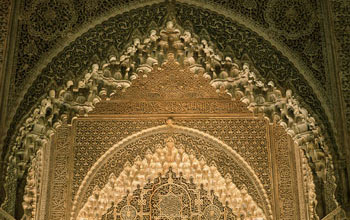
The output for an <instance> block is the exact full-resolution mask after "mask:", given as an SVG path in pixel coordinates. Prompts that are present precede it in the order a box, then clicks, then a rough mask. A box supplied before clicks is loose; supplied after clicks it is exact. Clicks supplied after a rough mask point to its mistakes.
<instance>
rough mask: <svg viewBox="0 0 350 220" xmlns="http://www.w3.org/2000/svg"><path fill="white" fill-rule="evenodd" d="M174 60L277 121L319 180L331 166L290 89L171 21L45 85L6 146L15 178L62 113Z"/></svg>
mask: <svg viewBox="0 0 350 220" xmlns="http://www.w3.org/2000/svg"><path fill="white" fill-rule="evenodd" d="M173 58H174V59H173ZM174 62H178V63H179V64H176V65H184V66H185V68H189V70H190V71H191V74H193V75H195V76H196V77H202V76H204V78H207V79H208V80H210V84H211V85H212V86H213V87H215V88H216V89H217V90H218V91H219V92H220V91H221V92H226V93H228V94H229V95H230V96H231V97H232V99H235V100H240V101H241V102H243V103H245V104H246V105H247V108H248V109H249V110H250V111H252V112H253V113H255V114H263V115H265V116H266V117H268V118H269V119H270V121H271V122H273V121H275V122H277V123H279V124H281V125H282V126H283V127H284V129H285V130H286V131H287V133H288V134H289V135H291V136H292V138H293V139H294V141H295V142H296V143H297V145H298V146H299V147H300V148H301V149H303V150H304V151H305V154H306V156H307V158H309V161H310V166H311V167H312V168H313V169H314V171H315V172H316V173H317V176H318V177H319V178H321V179H323V180H325V176H326V172H327V170H326V169H325V168H326V167H332V166H327V163H332V158H331V156H330V154H329V151H328V146H327V144H326V142H325V138H324V136H323V135H322V131H321V129H320V127H319V126H318V125H317V123H316V121H315V119H314V118H313V117H312V116H310V114H309V113H308V111H307V110H306V109H304V108H302V107H301V106H300V104H299V102H298V101H297V100H296V99H295V98H294V97H293V95H292V92H291V90H287V91H286V93H285V94H283V93H282V91H280V90H278V89H277V88H276V87H275V84H274V83H273V82H268V83H267V84H265V83H263V82H262V81H260V80H259V79H258V78H257V77H256V74H255V73H254V72H253V71H252V70H251V69H250V68H249V65H248V64H247V63H244V64H243V65H241V64H240V63H236V62H235V61H233V59H232V57H230V56H225V57H224V56H222V55H221V54H220V53H217V51H216V50H214V49H213V47H212V46H211V45H210V44H209V43H208V42H207V41H206V40H199V39H198V38H197V37H195V36H193V35H192V34H191V33H190V32H188V31H184V32H183V31H181V30H180V29H179V28H177V27H176V26H175V24H174V23H173V22H172V21H169V22H168V23H167V25H166V27H165V28H164V29H162V30H161V31H160V32H157V31H155V30H152V31H151V32H150V35H149V36H148V37H147V38H145V39H144V40H143V41H141V39H139V38H135V39H134V40H133V44H132V45H131V46H129V47H128V48H127V50H126V52H125V53H123V55H121V56H120V57H117V55H111V56H110V59H109V62H108V63H106V64H104V65H102V66H100V65H99V64H94V65H92V69H90V70H88V71H87V73H86V74H85V76H84V78H83V79H72V80H69V81H67V83H66V86H65V87H64V88H62V89H61V90H59V91H55V90H51V91H50V92H49V94H48V95H47V96H46V97H44V98H43V99H42V100H41V103H40V104H38V105H37V106H36V107H35V108H34V110H33V112H32V113H31V114H30V115H29V116H28V117H27V118H26V119H25V120H24V123H23V124H22V126H21V127H20V128H19V130H18V135H17V137H16V142H15V144H14V145H13V146H12V155H11V156H10V157H9V162H10V163H12V164H14V166H16V167H17V177H18V178H21V177H22V174H23V172H24V170H25V169H27V168H28V166H29V164H30V161H31V158H32V157H33V156H34V155H35V152H36V151H37V150H38V149H39V148H41V145H42V144H43V142H45V141H46V140H47V139H48V136H49V135H50V134H51V133H52V132H55V129H54V127H56V126H57V125H59V124H61V116H62V115H63V114H65V115H68V121H70V119H71V118H72V117H74V116H76V115H86V114H88V113H89V112H91V111H92V110H93V109H94V107H95V106H96V104H97V103H98V102H100V101H101V100H104V99H109V98H110V97H111V96H113V95H114V94H117V93H119V92H120V90H125V89H126V88H128V87H130V85H132V84H133V83H134V82H135V84H136V80H139V79H138V78H146V77H151V75H152V74H154V71H158V70H157V69H158V68H164V69H166V68H167V66H169V65H170V64H171V63H174ZM164 63H165V64H164ZM166 63H168V64H166ZM163 64H164V65H163ZM171 65H173V64H171ZM171 65H170V66H171ZM188 74H190V73H188ZM193 75H192V76H193ZM192 76H190V75H189V76H188V77H189V78H190V77H192ZM162 77H163V76H162ZM133 80H135V81H133ZM180 82H181V81H180ZM180 86H181V85H180ZM131 88H132V87H131ZM177 91H180V90H177ZM199 91H200V90H199ZM174 94H175V95H176V94H177V93H176V91H175V93H174ZM115 98H118V96H115ZM130 98H132V97H130ZM97 106H98V105H97ZM33 143H34V144H33ZM8 175H12V174H9V173H7V176H8ZM332 178H333V179H334V177H332Z"/></svg>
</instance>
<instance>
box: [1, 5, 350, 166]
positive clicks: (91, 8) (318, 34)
mask: <svg viewBox="0 0 350 220" xmlns="http://www.w3.org/2000/svg"><path fill="white" fill-rule="evenodd" d="M198 2H199V1H193V2H191V3H193V4H196V3H197V4H199V3H198ZM99 3H100V2H99V1H68V0H62V1H55V2H51V3H50V2H49V1H48V0H44V1H22V2H21V3H20V6H19V8H20V11H19V15H18V17H16V18H15V19H18V21H19V24H18V27H17V28H18V30H17V32H16V35H17V36H15V37H16V38H15V39H16V42H17V43H16V46H15V48H12V49H13V50H14V51H15V56H14V57H11V59H13V61H14V65H13V66H12V71H11V70H10V71H9V72H13V74H10V75H11V85H12V86H11V87H10V91H9V93H8V94H7V97H8V102H9V104H8V105H7V112H8V114H7V119H8V120H6V121H11V120H10V119H11V116H12V114H13V113H14V112H15V111H14V110H15V109H16V106H17V105H18V103H19V101H20V100H21V97H22V96H23V95H24V93H25V92H26V89H27V88H29V87H30V83H28V82H32V81H34V80H35V78H36V77H37V76H38V75H40V74H41V76H39V77H38V79H37V80H35V81H34V84H33V85H32V86H31V89H29V90H28V91H29V92H28V93H27V95H26V96H25V97H24V101H22V104H21V105H19V106H20V107H19V109H18V110H17V114H16V115H15V117H14V122H13V123H12V126H11V127H10V130H9V134H10V135H11V134H13V133H14V129H15V125H16V124H18V122H19V121H20V120H21V118H22V116H23V115H25V114H26V113H27V112H28V109H30V108H31V106H33V104H34V102H35V101H36V100H38V99H39V98H40V96H42V95H43V94H44V93H45V89H44V88H46V89H49V88H54V87H57V86H61V85H62V83H63V82H64V81H66V79H67V78H69V77H71V76H76V75H79V74H81V73H80V71H81V70H82V69H83V68H84V67H85V66H86V65H88V64H90V63H91V62H92V61H91V60H84V58H85V59H88V57H95V58H96V57H98V56H99V55H101V54H102V52H101V51H98V49H94V48H90V51H89V48H85V47H81V46H79V44H80V45H81V43H92V44H94V42H91V40H90V41H85V42H84V40H83V39H84V37H82V38H79V39H78V41H77V42H76V43H75V44H74V43H73V44H71V45H70V46H68V47H66V49H65V50H64V51H63V52H61V53H59V54H60V55H59V56H62V57H64V56H65V57H66V58H64V59H63V60H65V61H63V60H59V59H58V58H55V59H54V60H53V62H52V63H50V64H49V65H48V67H47V68H45V69H44V70H43V72H41V69H42V68H44V67H45V65H46V64H47V63H49V61H50V60H49V59H47V58H46V57H47V56H48V55H51V56H50V58H53V57H54V56H56V55H57V54H58V52H59V51H60V49H59V48H62V47H63V46H67V45H68V43H67V42H66V43H64V41H66V39H70V40H69V41H71V40H73V39H75V37H76V36H79V35H80V33H82V31H81V30H83V29H85V30H86V29H88V28H89V27H92V26H93V25H91V24H97V23H100V22H101V21H102V20H104V19H105V18H106V17H110V16H111V15H113V14H115V11H117V9H118V10H119V11H120V12H122V11H127V10H128V9H131V8H137V7H139V6H141V5H142V4H146V3H139V2H137V4H136V1H135V2H129V3H126V2H125V3H124V2H121V1H118V2H117V3H116V2H112V1H111V2H108V1H104V3H105V4H99ZM147 4H151V3H147ZM2 5H3V6H4V9H5V10H4V11H5V12H6V11H7V10H9V8H10V4H9V2H6V1H4V4H2ZM205 5H206V6H205V7H208V8H210V9H212V10H214V9H216V11H221V12H222V13H223V14H225V13H226V15H227V14H228V12H234V17H236V18H237V20H239V21H243V20H245V21H244V22H242V23H244V24H245V25H246V26H248V27H252V28H256V29H257V30H261V29H264V28H266V29H267V30H268V31H266V32H265V33H264V32H262V33H259V34H264V35H263V36H264V37H265V38H266V39H270V40H271V42H276V44H275V45H277V46H281V47H279V48H283V53H285V54H292V56H294V55H295V54H297V56H296V57H297V58H296V60H295V62H294V65H297V66H298V67H300V68H299V69H302V70H305V71H303V72H302V74H304V78H305V79H307V80H308V83H307V82H306V81H305V80H304V79H303V78H301V80H299V79H300V78H296V80H295V81H294V82H292V83H290V82H287V83H286V82H285V78H289V77H290V75H289V74H290V73H295V74H298V71H296V70H295V69H293V67H290V64H286V65H285V66H288V68H287V69H285V70H281V71H279V72H277V73H276V72H275V70H274V69H269V68H266V65H271V63H261V65H257V68H258V70H259V73H260V74H261V75H262V76H264V78H266V79H277V82H280V85H279V86H281V87H284V88H293V89H294V91H296V93H297V94H299V95H300V96H301V98H302V99H304V101H305V103H306V107H309V109H312V110H313V112H315V114H316V116H318V117H319V120H321V121H325V123H326V125H327V123H328V126H327V128H330V127H331V126H329V124H330V123H332V121H333V119H332V117H333V114H332V108H331V107H330V106H332V103H333V102H335V101H334V98H332V97H331V90H332V88H330V85H331V84H330V83H329V82H330V79H329V78H330V77H329V76H328V73H327V71H325V66H327V65H328V64H327V61H325V58H324V50H325V46H324V44H325V41H324V39H323V38H324V35H323V33H322V31H323V30H322V29H323V21H322V19H324V18H323V17H322V16H320V14H321V12H322V9H321V6H320V5H319V3H318V2H317V1H311V0H310V1H308V0H303V1H300V0H293V1H288V2H287V3H283V4H280V3H279V2H278V1H274V0H271V1H244V0H242V1H234V2H233V1H227V2H225V1H224V2H215V1H210V2H206V4H205ZM218 5H221V6H220V7H217V6H218ZM332 7H333V8H332V10H333V12H334V14H335V16H336V22H337V23H336V24H337V25H336V26H335V29H336V30H335V33H336V35H337V41H338V42H342V43H340V47H339V48H341V49H339V50H338V53H339V54H340V55H339V57H340V60H341V62H340V63H341V69H342V74H341V75H342V78H341V80H342V87H341V88H342V91H343V93H344V94H345V95H344V101H345V103H347V96H346V94H347V78H346V77H347V72H348V70H347V69H346V64H347V62H346V59H347V58H348V57H349V56H348V55H347V54H346V51H347V50H346V48H347V46H346V45H347V43H346V42H347V41H346V40H344V39H346V36H345V35H343V33H346V30H347V29H346V28H347V27H348V25H347V24H346V22H345V21H346V18H344V15H346V12H347V10H348V6H347V3H346V1H332ZM290 9H291V10H290ZM166 11H167V8H166V5H164V4H163V6H161V7H157V8H156V9H155V8H152V7H148V8H145V9H143V12H140V11H138V12H136V11H134V12H131V13H127V14H124V15H123V16H124V18H122V17H121V16H120V17H118V20H119V23H118V25H116V26H115V27H117V28H118V29H119V32H118V34H120V35H119V36H117V37H118V38H115V37H116V36H112V33H113V32H111V33H109V35H108V34H107V35H102V33H103V32H106V33H108V28H107V27H106V26H105V25H106V24H107V26H108V22H105V23H104V25H102V26H101V25H100V26H97V28H96V29H95V30H99V31H96V32H95V31H91V32H90V34H95V35H91V36H94V37H101V38H104V39H107V40H105V41H99V42H98V40H96V41H95V43H96V48H98V47H99V48H103V49H102V50H110V51H115V50H117V51H120V50H121V49H123V48H125V43H126V42H127V39H129V38H130V36H131V35H137V33H136V34H135V33H133V31H131V29H130V28H134V29H135V28H136V27H137V29H138V31H139V32H140V33H141V34H143V33H145V31H146V30H148V29H149V27H148V25H149V23H150V21H151V20H153V21H154V23H153V24H152V25H154V24H155V25H156V26H160V25H161V24H162V23H163V22H164V17H165V14H166ZM176 11H177V19H178V22H179V23H180V24H181V25H183V26H184V27H187V26H192V28H193V30H194V32H195V33H197V34H199V35H201V36H207V37H209V38H211V40H213V41H214V42H215V43H216V44H217V45H218V47H219V49H221V50H223V51H225V50H228V51H229V52H231V51H233V53H234V54H235V55H237V58H242V57H241V56H242V55H243V54H244V53H246V52H247V51H245V50H248V47H247V45H248V44H247V43H248V42H244V43H243V42H241V43H242V44H241V45H238V44H236V43H239V42H237V39H243V40H244V37H242V36H243V35H242V34H243V33H244V31H246V30H242V32H241V33H240V34H241V35H237V36H236V37H234V38H233V41H231V42H234V43H235V44H232V45H236V47H234V48H231V49H230V48H229V47H227V43H226V40H227V39H229V38H227V37H225V33H224V31H223V30H229V28H227V26H225V25H228V24H227V23H225V22H226V20H225V19H226V18H225V17H222V18H220V19H221V20H224V21H225V22H224V23H221V22H219V23H217V21H218V20H220V19H217V18H215V17H217V15H216V14H215V13H212V12H208V11H205V10H202V9H199V8H196V7H192V6H189V5H184V4H180V3H177V7H176ZM53 12H55V13H53ZM274 12H277V13H274ZM138 13H142V14H143V15H144V17H141V16H138ZM191 13H193V15H194V16H192V17H191V18H193V19H191V22H186V20H188V17H187V16H188V14H191ZM5 14H6V13H5ZM5 14H4V15H5ZM231 14H232V13H231ZM101 15H102V16H101ZM209 15H212V16H209ZM104 16H105V18H103V17H104ZM128 16H129V18H128ZM131 17H132V18H131ZM67 18H69V19H67ZM55 19H59V20H60V21H62V22H54V20H55ZM210 19H212V20H211V21H213V22H212V23H210V22H206V20H207V21H209V20H210ZM8 20H9V19H8V18H7V17H4V21H5V22H4V23H6V22H8ZM129 20H132V21H133V23H128V21H129ZM278 21H283V22H278ZM300 21H307V22H300ZM123 22H124V23H123ZM227 22H230V23H231V22H232V20H227ZM189 23H190V24H189ZM110 25H111V24H110ZM221 25H224V26H221ZM4 27H5V26H4ZM223 27H226V28H223ZM237 27H238V29H239V25H238V26H237V25H236V24H234V25H233V29H235V28H237ZM6 30H8V29H7V28H5V31H4V32H2V34H3V36H5V35H6V34H7V31H6ZM111 30H112V29H111ZM254 30H255V29H254ZM213 33H216V34H213ZM247 34H248V35H251V33H247ZM85 35H86V34H85ZM109 36H111V38H110V39H113V40H115V42H118V43H117V44H116V45H115V48H111V47H110V45H109V44H110V43H111V41H110V40H108V38H109ZM106 37H107V38H106ZM254 37H255V36H254ZM254 37H253V38H254ZM4 38H5V37H4ZM85 39H88V38H85ZM261 40H262V39H261V38H258V40H257V42H259V43H261V42H263V41H261ZM5 43H6V42H5ZM5 43H4V44H5ZM232 45H230V46H231V47H232ZM253 45H254V44H253ZM268 46H269V45H268ZM244 48H246V49H244ZM272 48H273V47H272ZM83 51H85V53H84V52H83ZM96 51H97V53H96ZM253 51H254V50H251V51H249V52H253ZM261 52H262V51H260V52H259V53H260V54H261V55H262V54H264V56H261V57H259V56H254V54H253V56H252V53H248V54H249V55H250V59H252V61H253V62H254V63H259V62H260V61H261V60H262V59H261V58H262V57H265V56H266V55H267V53H266V52H264V53H261ZM95 53H96V54H97V56H94V55H96V54H95ZM59 56H58V57H59ZM292 56H290V57H288V58H289V59H291V60H293V58H292ZM74 57H80V58H79V60H76V59H75V58H74ZM270 58H271V59H270V61H271V60H273V59H276V60H279V61H278V62H282V63H284V62H285V61H284V60H285V59H286V58H285V57H283V56H282V57H281V54H278V53H277V54H274V53H273V54H271V56H270ZM99 59H104V57H99ZM62 61H63V62H62ZM278 62H277V63H278ZM295 63H297V64H295ZM273 65H276V63H272V66H273ZM2 76H4V74H2ZM295 84H298V87H297V88H295V87H294V86H295ZM308 84H309V85H311V86H308ZM288 86H290V87H288ZM23 88H24V89H23ZM311 88H312V89H314V92H315V94H316V95H315V94H314V93H313V92H312V89H311ZM320 88H322V89H320ZM5 94H6V92H5ZM317 96H318V98H319V99H321V102H319V101H318V98H317ZM2 103H3V101H2ZM321 103H322V104H321ZM321 106H323V108H324V109H325V110H323V109H322V108H321ZM327 106H328V107H327ZM345 107H347V106H346V105H345ZM2 111H3V109H2ZM335 112H336V111H335ZM1 120H2V123H3V122H4V121H5V119H4V118H3V116H2V118H1ZM327 121H329V122H327ZM345 132H346V131H345ZM329 133H330V136H332V133H333V132H332V131H329ZM338 133H339V131H338ZM8 138H9V136H8ZM7 140H8V141H9V139H7ZM345 140H346V139H345ZM8 143H9V142H7V144H8ZM340 143H341V142H340ZM345 144H346V143H345ZM4 147H5V148H4V149H5V150H8V149H6V145H5V146H4ZM335 151H337V150H336V148H335ZM5 154H6V151H4V152H3V154H2V160H3V159H4V157H5ZM3 170H4V169H2V171H3Z"/></svg>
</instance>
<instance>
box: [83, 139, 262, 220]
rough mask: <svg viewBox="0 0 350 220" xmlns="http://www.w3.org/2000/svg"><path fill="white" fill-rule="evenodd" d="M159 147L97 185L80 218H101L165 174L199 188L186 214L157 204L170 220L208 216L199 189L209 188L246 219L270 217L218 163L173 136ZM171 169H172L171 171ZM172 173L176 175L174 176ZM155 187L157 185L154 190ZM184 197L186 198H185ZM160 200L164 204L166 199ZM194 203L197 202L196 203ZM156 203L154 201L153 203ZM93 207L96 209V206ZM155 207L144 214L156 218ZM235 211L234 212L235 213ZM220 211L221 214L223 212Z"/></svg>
mask: <svg viewBox="0 0 350 220" xmlns="http://www.w3.org/2000/svg"><path fill="white" fill-rule="evenodd" d="M156 149H157V150H156V152H155V153H152V152H151V151H148V152H147V153H146V155H145V159H143V160H142V159H141V158H140V157H137V158H136V161H135V162H134V163H133V164H134V165H131V164H129V163H127V164H125V165H124V170H123V171H122V172H121V173H120V174H119V176H118V177H116V176H115V175H114V174H111V175H110V177H109V181H108V183H107V184H106V185H105V187H104V188H103V189H98V188H95V190H94V192H93V195H91V196H90V197H89V199H88V201H87V203H86V204H85V205H84V207H83V208H82V209H81V210H80V211H79V215H78V219H100V218H101V217H102V216H103V215H104V214H105V213H106V212H107V211H108V210H109V209H110V207H112V206H113V204H115V205H116V204H119V203H120V202H121V201H122V200H123V199H124V198H125V196H126V195H127V196H128V197H131V196H132V195H131V192H135V191H136V190H139V189H143V188H144V189H147V188H148V189H150V186H149V181H153V180H154V179H158V181H162V178H161V177H162V176H164V175H167V176H168V181H170V182H167V183H168V184H173V183H177V184H179V183H181V182H183V183H186V181H184V180H191V184H195V185H196V186H197V187H196V188H197V189H196V191H195V195H196V198H195V199H194V198H191V199H190V200H191V201H192V200H193V202H195V203H196V205H195V206H197V207H198V208H197V209H196V208H195V207H193V208H190V209H189V210H187V211H186V212H185V213H180V210H178V213H172V212H169V213H168V212H165V211H163V210H162V204H159V207H158V205H155V206H156V207H158V208H159V209H160V210H161V213H163V212H164V213H165V216H166V217H169V215H170V219H171V217H181V216H182V218H183V217H184V216H187V217H193V216H203V215H205V208H209V207H208V204H205V203H206V201H205V199H204V198H199V197H198V194H199V191H198V190H199V188H200V189H201V190H205V192H206V193H204V194H205V195H203V196H205V197H210V196H211V194H213V193H214V194H215V195H217V199H218V201H219V202H220V203H221V204H223V205H225V204H226V207H228V208H230V209H231V210H230V211H227V212H232V213H234V215H235V216H239V217H241V218H244V219H257V218H264V219H266V217H265V216H264V214H263V211H262V210H261V209H260V208H259V207H258V206H257V204H256V203H255V202H254V200H253V199H252V198H251V196H249V194H247V191H246V189H241V190H240V189H238V188H237V187H236V186H235V185H234V184H233V183H232V181H231V178H232V177H231V176H229V175H226V176H225V177H222V176H221V174H220V173H219V172H218V170H217V168H216V165H215V164H211V165H210V166H209V165H207V164H206V160H205V158H203V157H202V158H200V159H197V158H196V156H195V154H190V155H189V154H187V153H186V152H185V150H184V148H183V147H182V146H181V143H180V144H176V143H174V140H173V138H171V137H169V138H168V139H167V140H166V146H165V147H163V146H161V145H158V146H156ZM169 170H171V172H170V173H169ZM174 175H175V176H174ZM172 176H174V178H173V177H172ZM176 176H180V178H176ZM183 179H184V180H183ZM158 181H156V182H158ZM199 186H200V187H199ZM155 189H156V188H154V189H153V190H155ZM155 191H156V190H155ZM170 191H171V190H170ZM185 192H186V191H185ZM144 194H146V192H144ZM163 194H164V193H163ZM175 197H176V196H175ZM130 199H131V198H130ZM139 199H140V202H141V201H142V199H144V198H143V197H141V198H139ZM174 200H175V201H174ZM181 200H182V201H183V199H181ZM181 200H180V201H179V204H177V205H174V206H177V207H179V206H181V207H182V202H181ZM158 202H160V203H161V202H162V199H160V201H158ZM164 202H165V201H164ZM173 202H176V198H172V199H170V200H169V201H168V202H167V203H173ZM143 203H144V204H143V205H141V207H143V208H145V207H146V205H147V204H149V203H150V201H144V202H143ZM190 204H192V205H193V203H192V202H191V203H190ZM200 204H202V206H200ZM153 205H154V204H153V203H152V206H153ZM92 207H94V208H93V209H92ZM152 208H155V207H151V210H149V209H147V208H145V209H142V215H143V216H144V215H146V216H147V215H150V216H152V217H153V218H155V216H157V213H152ZM164 208H165V209H168V208H170V206H169V204H167V205H165V207H164ZM179 208H180V207H179ZM188 208H189V207H188ZM135 210H136V209H135ZM171 210H173V209H171ZM232 213H230V214H231V215H232ZM173 214H174V215H175V214H178V215H179V216H173ZM216 214H218V215H219V216H221V212H218V213H216ZM135 215H136V214H135ZM137 215H141V214H140V213H139V211H138V212H137ZM158 215H159V214H158ZM226 216H227V213H226ZM140 217H141V216H140ZM102 219H103V218H102ZM123 219H125V218H123Z"/></svg>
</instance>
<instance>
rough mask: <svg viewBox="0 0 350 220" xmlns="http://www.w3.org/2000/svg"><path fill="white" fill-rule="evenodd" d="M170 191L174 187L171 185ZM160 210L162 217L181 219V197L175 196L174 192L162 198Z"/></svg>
mask: <svg viewBox="0 0 350 220" xmlns="http://www.w3.org/2000/svg"><path fill="white" fill-rule="evenodd" d="M169 187H170V190H171V187H172V185H169ZM160 198H161V199H160V202H159V208H160V213H161V216H164V217H168V218H170V219H173V218H175V217H181V210H182V202H181V197H180V196H179V195H175V194H174V193H173V192H170V193H168V194H167V195H165V196H160Z"/></svg>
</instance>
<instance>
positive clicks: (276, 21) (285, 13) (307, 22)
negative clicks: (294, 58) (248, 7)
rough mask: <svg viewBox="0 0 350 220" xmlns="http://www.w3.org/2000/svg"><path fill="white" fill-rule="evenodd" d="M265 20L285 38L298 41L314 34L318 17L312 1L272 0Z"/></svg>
mask: <svg viewBox="0 0 350 220" xmlns="http://www.w3.org/2000/svg"><path fill="white" fill-rule="evenodd" d="M265 19H266V21H267V22H268V23H269V24H270V26H271V28H272V29H273V30H275V31H277V32H278V33H280V34H282V35H283V36H284V37H286V38H289V39H298V38H300V37H303V36H304V35H308V34H311V33H312V31H313V30H314V27H315V23H316V22H317V15H316V14H315V9H314V8H313V5H312V3H311V1H310V0H289V1H277V0H271V1H269V2H268V5H267V10H266V12H265Z"/></svg>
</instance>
